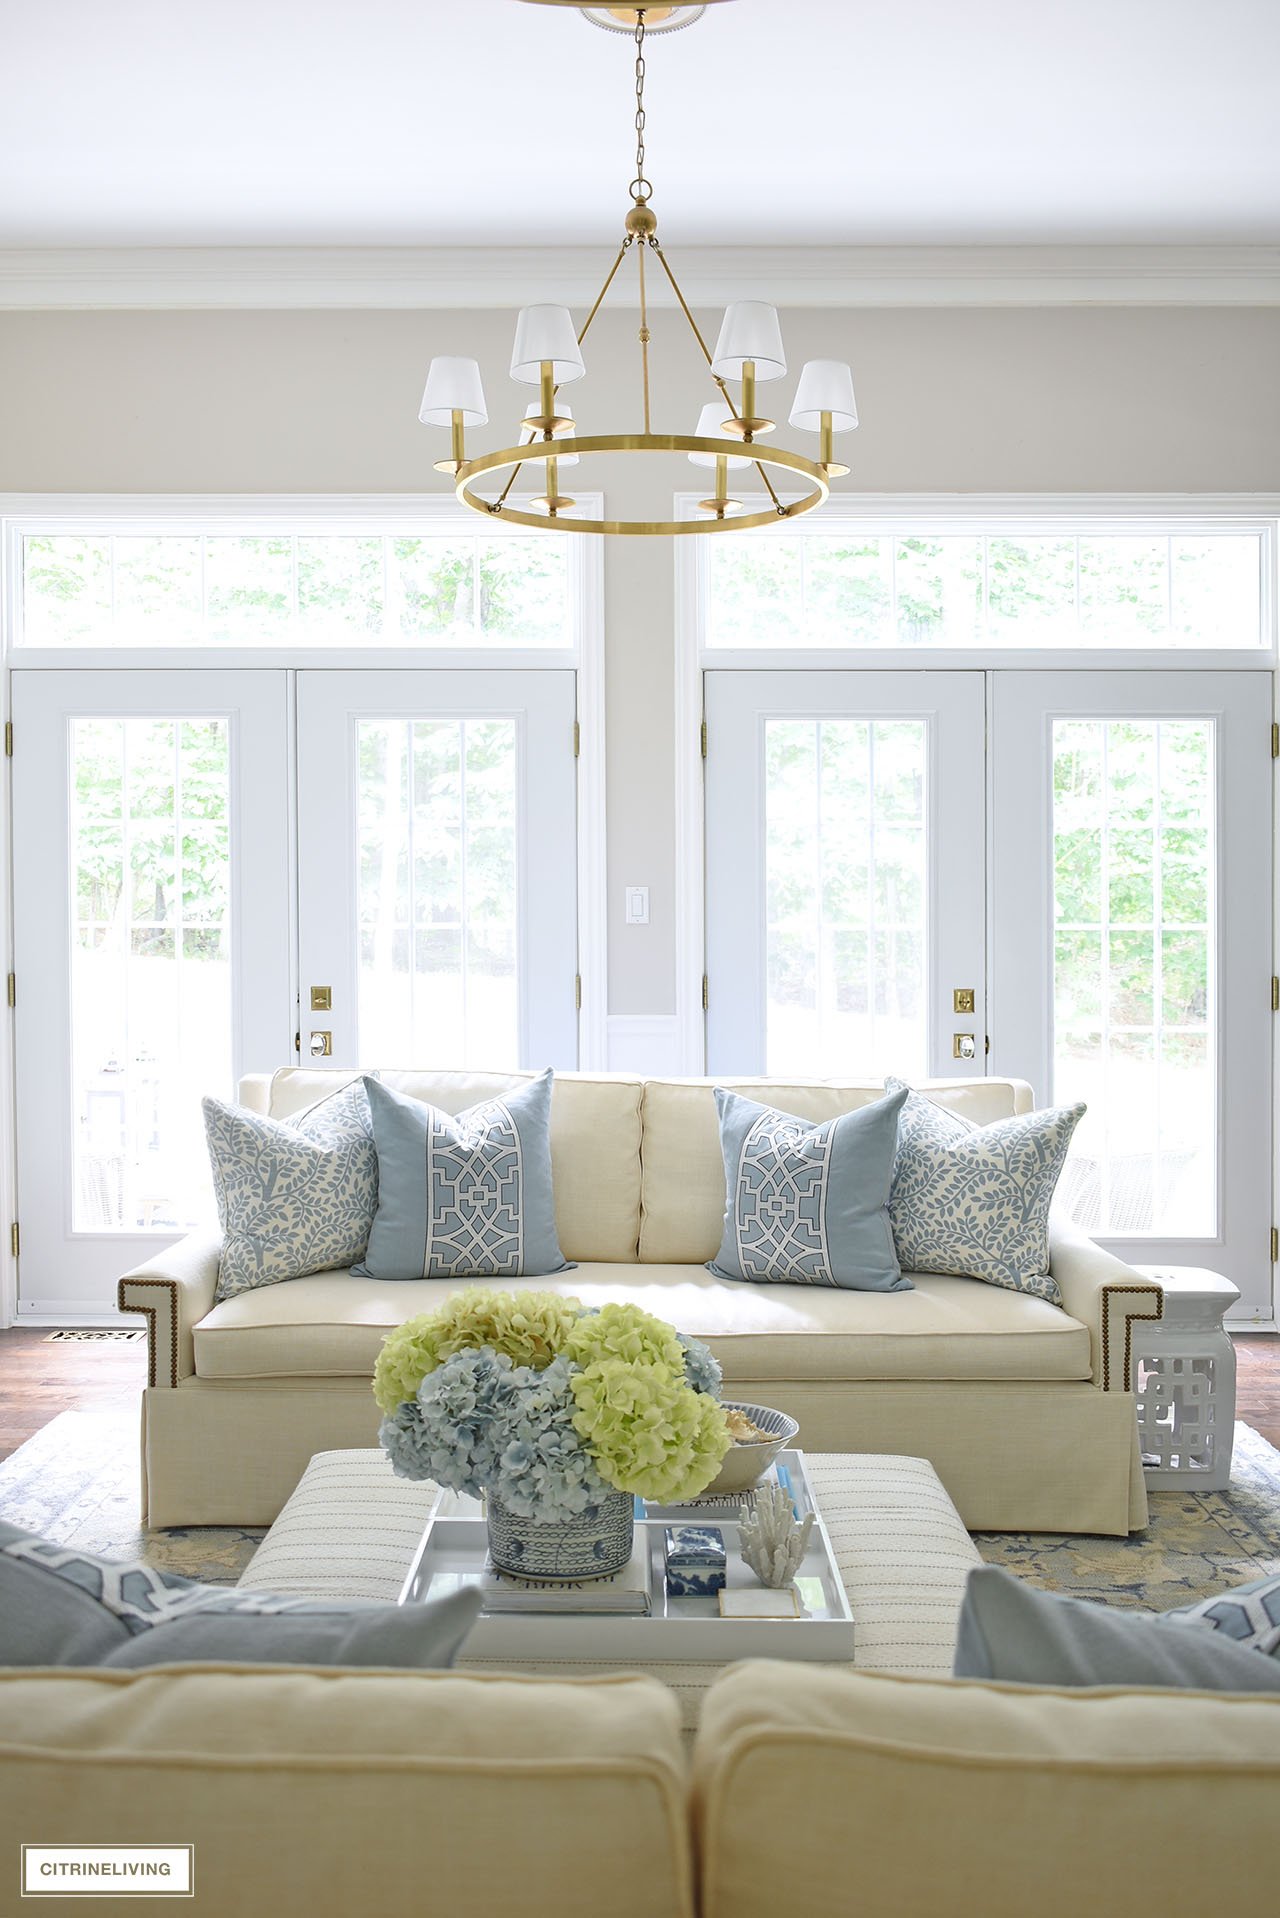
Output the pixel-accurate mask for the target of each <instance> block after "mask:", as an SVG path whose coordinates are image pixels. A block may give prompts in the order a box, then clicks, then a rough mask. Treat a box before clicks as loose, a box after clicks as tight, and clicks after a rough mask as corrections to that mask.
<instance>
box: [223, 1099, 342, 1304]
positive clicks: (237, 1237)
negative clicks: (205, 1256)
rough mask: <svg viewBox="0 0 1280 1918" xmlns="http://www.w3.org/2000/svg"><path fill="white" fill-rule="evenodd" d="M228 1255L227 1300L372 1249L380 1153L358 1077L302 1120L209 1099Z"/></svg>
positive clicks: (301, 1116)
mask: <svg viewBox="0 0 1280 1918" xmlns="http://www.w3.org/2000/svg"><path fill="white" fill-rule="evenodd" d="M203 1108H204V1127H205V1136H206V1138H207V1139H208V1142H209V1159H210V1162H211V1164H212V1166H213V1183H214V1190H215V1193H216V1195H217V1201H218V1221H219V1224H220V1225H221V1226H222V1257H221V1260H220V1262H219V1266H218V1290H217V1294H216V1296H217V1298H218V1299H219V1300H222V1299H229V1298H233V1297H234V1296H235V1294H236V1293H237V1292H249V1291H252V1290H253V1289H254V1288H255V1287H257V1286H261V1285H279V1284H281V1283H282V1282H283V1281H284V1280H286V1279H300V1278H303V1277H305V1276H306V1274H307V1273H308V1272H327V1271H330V1270H332V1269H333V1268H334V1267H337V1266H344V1265H354V1263H355V1261H356V1260H357V1259H360V1258H363V1257H364V1250H365V1247H366V1245H367V1244H368V1242H369V1227H370V1225H371V1223H372V1221H373V1213H374V1207H375V1205H376V1203H377V1197H378V1158H377V1153H376V1152H375V1151H374V1145H373V1124H372V1121H371V1119H370V1116H369V1101H368V1098H367V1097H366V1095H365V1090H364V1086H363V1085H362V1084H361V1082H360V1081H359V1080H358V1079H357V1080H354V1081H353V1082H352V1083H351V1084H349V1085H345V1086H343V1087H342V1089H341V1090H340V1091H338V1092H334V1093H331V1094H330V1095H329V1097H328V1098H327V1099H324V1100H322V1101H321V1103H320V1104H319V1105H315V1106H312V1107H310V1109H309V1110H308V1111H306V1112H303V1113H300V1114H299V1115H298V1116H297V1117H296V1118H293V1119H285V1120H280V1119H266V1118H264V1117H263V1116H262V1115H261V1114H260V1113H257V1112H246V1111H245V1110H244V1109H243V1108H242V1107H240V1106H230V1105H224V1104H223V1103H222V1101H221V1099H205V1100H204V1101H203Z"/></svg>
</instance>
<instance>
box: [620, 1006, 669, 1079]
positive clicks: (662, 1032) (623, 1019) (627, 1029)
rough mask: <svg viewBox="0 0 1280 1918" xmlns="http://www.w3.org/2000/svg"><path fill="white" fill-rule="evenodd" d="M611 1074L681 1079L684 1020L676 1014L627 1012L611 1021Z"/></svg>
mask: <svg viewBox="0 0 1280 1918" xmlns="http://www.w3.org/2000/svg"><path fill="white" fill-rule="evenodd" d="M608 1046H609V1070H610V1072H642V1073H644V1074H646V1076H648V1077H650V1078H655V1079H661V1078H679V1077H681V1076H682V1075H683V1074H684V1073H685V1072H686V1071H687V1070H688V1068H687V1067H686V1065H685V1063H684V1060H683V1058H682V1056H681V1034H680V1021H679V1019H678V1018H677V1017H676V1015H675V1013H674V1012H671V1013H667V1012H623V1013H615V1014H613V1015H612V1016H611V1017H610V1019H609V1022H608Z"/></svg>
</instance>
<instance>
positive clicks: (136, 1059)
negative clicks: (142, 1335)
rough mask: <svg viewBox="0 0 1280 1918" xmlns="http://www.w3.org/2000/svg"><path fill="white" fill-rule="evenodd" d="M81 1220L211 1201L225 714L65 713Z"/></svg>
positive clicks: (191, 1214) (224, 1005)
mask: <svg viewBox="0 0 1280 1918" xmlns="http://www.w3.org/2000/svg"><path fill="white" fill-rule="evenodd" d="M70 730H71V760H70V764H71V790H70V808H69V819H70V854H71V862H70V863H71V874H72V901H71V920H72V928H73V953H72V967H71V999H72V1003H71V1050H72V1097H73V1142H74V1144H73V1150H74V1156H75V1181H74V1197H73V1201H72V1224H73V1228H74V1230H76V1231H77V1232H113V1231H124V1232H138V1231H143V1232H145V1231H157V1232H161V1231H163V1232H173V1231H180V1230H184V1229H186V1228H187V1227H189V1226H192V1225H195V1224H198V1223H199V1222H200V1221H201V1220H202V1219H204V1218H206V1217H207V1216H208V1213H209V1209H210V1203H211V1191H210V1185H209V1178H208V1170H207V1168H208V1155H207V1153H206V1151H205V1146H204V1138H203V1132H202V1126H201V1117H200V1099H201V1095H202V1094H204V1093H206V1092H210V1091H213V1092H218V1093H222V1094H225V1093H226V1092H227V1090H228V1089H229V1087H230V1083H231V963H230V945H229V940H230V913H229V895H230V883H229V882H230V837H229V834H230V817H229V806H228V790H229V755H228V722H227V720H226V719H225V718H223V717H218V718H209V717H207V716H205V717H201V718H199V719H118V718H102V717H99V718H77V719H73V720H72V721H71V722H70Z"/></svg>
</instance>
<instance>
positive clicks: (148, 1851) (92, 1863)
mask: <svg viewBox="0 0 1280 1918" xmlns="http://www.w3.org/2000/svg"><path fill="white" fill-rule="evenodd" d="M20 1893H21V1896H22V1897H23V1898H194V1897H195V1895H196V1848H195V1846H194V1845H24V1846H23V1847H22V1874H21V1886H20Z"/></svg>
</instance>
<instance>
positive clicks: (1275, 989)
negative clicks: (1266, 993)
mask: <svg viewBox="0 0 1280 1918" xmlns="http://www.w3.org/2000/svg"><path fill="white" fill-rule="evenodd" d="M1271 1010H1272V1012H1280V978H1277V977H1276V974H1275V973H1274V972H1273V973H1272V975H1271Z"/></svg>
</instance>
